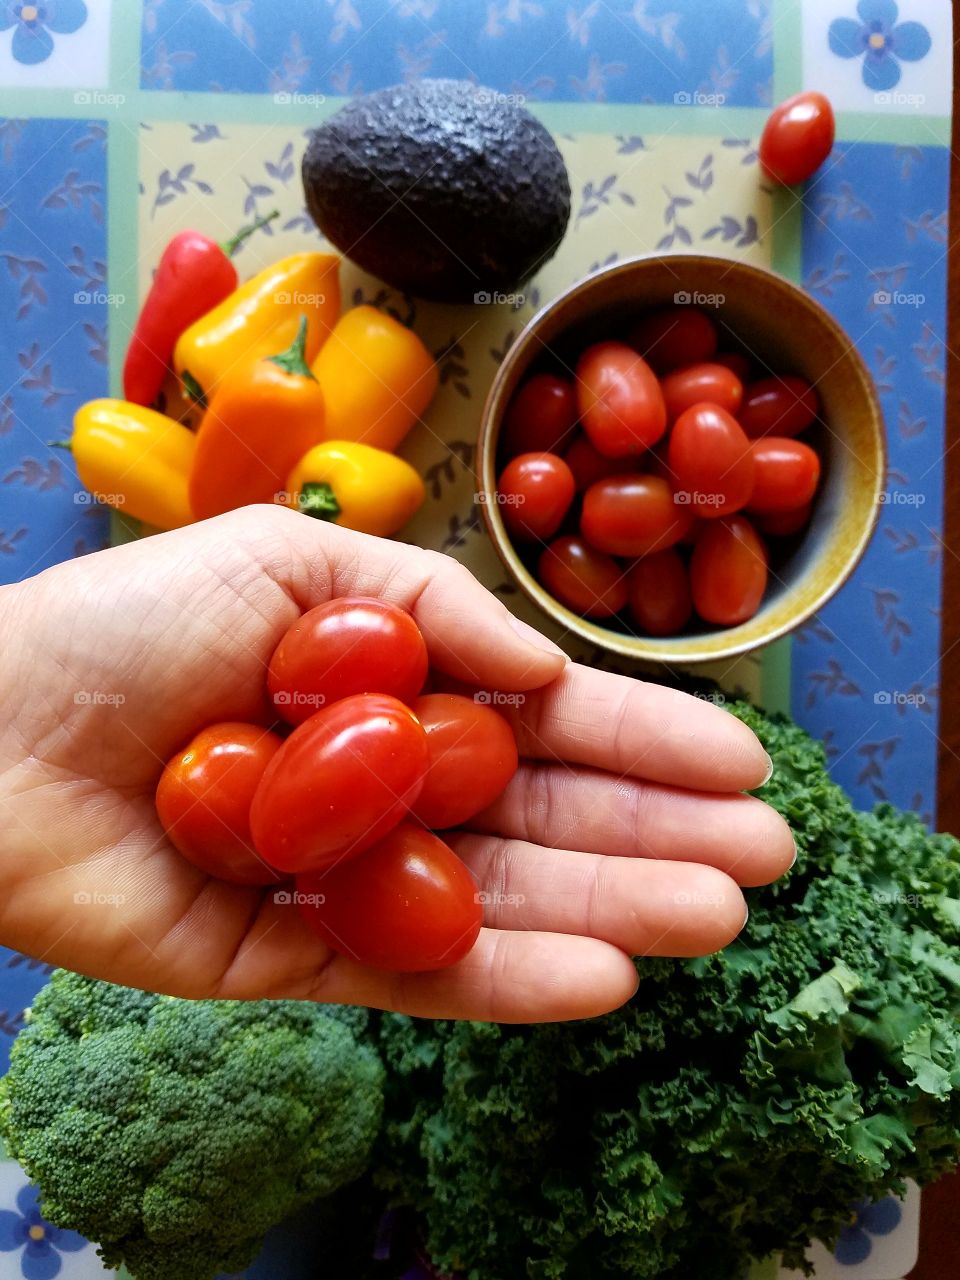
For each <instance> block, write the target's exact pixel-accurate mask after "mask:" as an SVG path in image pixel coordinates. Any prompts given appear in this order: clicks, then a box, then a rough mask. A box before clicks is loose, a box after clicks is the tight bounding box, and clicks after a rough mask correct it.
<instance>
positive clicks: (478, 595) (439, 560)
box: [210, 507, 567, 690]
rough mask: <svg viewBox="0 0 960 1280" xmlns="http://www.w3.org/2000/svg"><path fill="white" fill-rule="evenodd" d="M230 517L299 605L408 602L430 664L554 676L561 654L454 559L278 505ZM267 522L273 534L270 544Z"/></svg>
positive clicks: (518, 683)
mask: <svg viewBox="0 0 960 1280" xmlns="http://www.w3.org/2000/svg"><path fill="white" fill-rule="evenodd" d="M233 518H236V519H237V521H238V523H241V522H242V523H243V528H244V530H246V531H247V536H249V535H250V534H255V536H256V549H257V551H258V554H260V555H261V557H262V558H263V563H264V566H265V568H267V570H268V572H271V573H272V574H273V575H275V576H276V578H277V580H278V581H281V582H282V583H283V584H284V585H285V586H287V587H288V588H289V589H290V590H291V591H292V592H293V594H294V596H295V598H296V599H297V601H298V603H299V604H300V606H301V608H303V609H309V608H312V607H313V606H314V605H316V604H321V603H323V602H324V601H326V600H329V599H330V598H331V597H332V596H346V595H366V596H377V597H378V598H379V599H381V600H389V601H390V602H391V603H393V604H397V605H400V606H401V607H402V608H404V609H409V610H410V612H411V613H412V614H413V616H414V618H415V619H416V621H417V625H418V626H419V628H420V630H421V631H422V632H423V636H424V639H425V640H426V642H427V648H428V650H429V652H430V660H431V662H432V664H433V665H434V666H435V667H436V668H438V669H439V670H440V671H444V672H447V673H448V674H449V675H452V676H455V677H457V678H458V679H461V680H466V681H467V682H469V683H470V684H472V685H475V686H479V687H481V688H483V687H488V688H495V689H496V688H503V689H511V690H518V689H534V688H537V687H538V686H540V685H543V684H546V683H547V682H548V681H550V680H552V679H554V677H555V676H556V675H557V674H558V673H559V672H560V671H561V670H562V668H563V666H564V664H565V663H566V661H567V658H566V655H565V654H564V653H563V651H562V650H561V649H559V648H557V646H556V645H554V644H553V643H552V642H551V641H549V640H547V639H546V638H545V637H544V636H541V635H540V634H539V633H538V632H536V631H534V630H533V628H532V627H529V626H527V624H526V623H523V622H520V621H519V620H517V619H515V618H514V617H513V616H512V615H511V613H510V611H509V610H508V609H507V608H506V606H505V605H504V604H503V603H502V602H501V601H500V600H498V599H497V598H496V596H494V595H492V594H491V593H490V592H489V591H487V590H486V589H485V588H484V587H482V586H481V585H480V583H479V582H478V581H477V580H476V578H475V577H474V576H473V574H472V573H470V571H469V570H468V569H466V568H465V567H464V566H463V565H462V564H460V563H459V562H458V561H456V560H454V559H452V558H451V557H450V556H445V555H441V554H440V553H439V552H436V551H426V550H423V549H422V548H420V547H409V546H406V545H404V544H403V543H400V542H390V541H389V540H388V539H386V538H373V537H369V536H368V535H366V534H363V533H355V532H353V531H352V530H350V529H342V528H339V527H338V526H337V525H331V524H328V523H327V522H326V521H322V520H304V519H302V518H301V517H300V516H299V514H298V513H297V512H294V511H289V510H287V509H285V508H282V507H265V508H262V507H248V508H246V509H245V510H244V511H239V512H235V513H232V514H231V515H229V516H223V517H220V519H222V520H230V519H233ZM265 521H268V522H270V523H271V526H272V528H273V533H274V536H273V539H272V541H270V542H269V543H265V542H264V539H263V524H264V522H265ZM210 523H215V522H210Z"/></svg>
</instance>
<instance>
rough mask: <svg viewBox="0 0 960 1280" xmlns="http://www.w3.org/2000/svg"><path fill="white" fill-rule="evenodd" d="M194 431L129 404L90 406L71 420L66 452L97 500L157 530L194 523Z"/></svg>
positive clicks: (101, 402)
mask: <svg viewBox="0 0 960 1280" xmlns="http://www.w3.org/2000/svg"><path fill="white" fill-rule="evenodd" d="M196 444H197V441H196V437H195V436H194V434H193V432H192V431H189V430H188V429H187V428H186V427H184V426H182V425H181V424H180V423H179V422H174V420H173V419H172V418H168V417H166V416H165V415H164V414H162V413H157V412H156V411H155V410H153V409H145V408H144V407H143V406H142V405H139V404H132V403H130V402H129V401H127V400H90V401H89V402H88V403H87V404H85V405H81V407H80V408H79V409H78V410H77V412H76V414H75V415H74V419H73V436H72V438H71V440H70V442H69V448H70V450H71V452H72V453H73V458H74V462H75V463H76V466H77V474H78V475H79V476H80V479H81V481H82V482H83V484H84V485H85V486H86V487H87V489H89V490H90V492H91V493H92V494H93V495H94V497H96V498H97V500H98V501H99V502H106V503H107V504H108V505H109V506H112V507H116V509H117V510H118V511H122V512H123V514H124V515H127V516H133V517H134V518H135V519H137V520H143V521H144V522H145V523H146V524H151V525H153V526H154V527H155V528H157V529H177V528H179V527H180V525H184V524H189V523H190V522H191V520H192V519H193V515H192V513H191V511H190V502H189V499H188V497H187V480H188V477H189V475H190V467H191V464H192V462H193V454H194V450H195V448H196Z"/></svg>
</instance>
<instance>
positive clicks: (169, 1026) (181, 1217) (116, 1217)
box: [0, 970, 383, 1280]
mask: <svg viewBox="0 0 960 1280" xmlns="http://www.w3.org/2000/svg"><path fill="white" fill-rule="evenodd" d="M365 1017H366V1015H365V1014H363V1015H362V1016H360V1017H357V1016H354V1017H350V1016H345V1015H341V1014H339V1013H333V1011H331V1010H329V1009H326V1008H324V1007H322V1006H316V1005H310V1004H305V1003H300V1002H298V1001H267V1000H264V1001H227V1000H222V1001H221V1000H198V1001H192V1000H180V999H174V998H172V997H169V996H158V995H152V994H149V993H146V992H142V991H131V990H128V989H126V988H124V987H117V986H113V985H111V984H109V983H105V982H97V981H94V980H92V979H89V978H83V977H80V976H79V975H77V974H74V973H68V972H66V971H63V970H59V971H57V972H56V973H55V974H54V975H53V977H52V979H51V981H50V984H49V985H48V986H47V987H45V988H44V990H43V991H41V992H40V994H39V996H38V997H37V999H36V1001H35V1003H34V1006H33V1008H32V1010H31V1011H30V1013H29V1015H28V1019H27V1024H26V1026H25V1028H24V1030H23V1031H22V1032H21V1033H20V1035H19V1036H18V1037H17V1040H16V1042H15V1044H14V1047H13V1052H12V1054H11V1062H10V1070H9V1072H8V1074H7V1075H6V1076H5V1077H4V1079H3V1080H2V1081H0V1131H2V1132H3V1134H4V1136H5V1137H6V1140H7V1144H8V1146H9V1148H10V1152H11V1154H12V1155H13V1156H14V1157H15V1158H16V1159H18V1160H19V1161H20V1162H21V1164H23V1166H24V1168H25V1169H26V1170H27V1172H28V1174H29V1175H30V1177H31V1178H33V1179H34V1181H35V1182H37V1183H38V1184H39V1186H40V1191H41V1198H42V1206H43V1211H44V1213H45V1214H46V1215H47V1216H48V1217H49V1218H50V1220H51V1221H52V1222H54V1223H56V1224H57V1225H59V1226H62V1227H70V1228H72V1229H73V1230H75V1231H79V1232H81V1233H82V1234H83V1235H85V1236H87V1237H89V1238H90V1239H91V1240H96V1241H97V1242H98V1243H99V1245H100V1253H101V1256H102V1257H103V1260H104V1262H105V1263H106V1265H107V1266H109V1267H119V1266H120V1265H121V1264H125V1265H126V1266H127V1268H128V1269H129V1271H130V1272H131V1273H132V1274H133V1275H134V1276H136V1277H137V1278H138V1280H209V1278H211V1277H213V1276H214V1275H215V1274H216V1273H217V1272H220V1271H227V1272H231V1271H240V1270H242V1269H243V1268H244V1267H245V1266H247V1265H248V1264H249V1263H250V1261H251V1260H252V1259H253V1258H254V1257H255V1256H256V1254H257V1251H258V1249H259V1247H260V1244H261V1242H262V1239H263V1236H264V1234H265V1233H266V1231H267V1230H268V1229H269V1228H270V1227H272V1226H273V1225H274V1224H275V1223H277V1222H279V1221H280V1220H281V1219H282V1218H284V1217H286V1216H287V1215H288V1214H289V1213H291V1212H292V1211H294V1210H295V1209H297V1208H299V1207H301V1206H302V1205H305V1204H307V1203H308V1202H310V1201H312V1200H315V1199H317V1198H318V1197H320V1196H326V1195H329V1194H330V1193H331V1192H332V1191H334V1190H335V1189H336V1188H337V1187H339V1186H341V1185H343V1184H344V1183H346V1182H350V1181H352V1180H353V1179H355V1178H357V1177H359V1175H360V1174H361V1173H362V1172H363V1171H364V1169H365V1167H366V1164H367V1159H368V1156H369V1153H370V1148H371V1146H372V1144H373V1141H374V1138H375V1137H376V1135H377V1132H378V1130H379V1126H380V1118H381V1111H382V1104H383V1068H382V1066H381V1064H380V1060H379V1058H378V1056H377V1054H376V1051H375V1050H374V1049H373V1048H372V1047H371V1046H370V1045H369V1044H364V1043H361V1042H360V1039H359V1036H360V1034H361V1033H362V1031H363V1018H365Z"/></svg>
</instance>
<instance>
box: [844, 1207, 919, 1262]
mask: <svg viewBox="0 0 960 1280" xmlns="http://www.w3.org/2000/svg"><path fill="white" fill-rule="evenodd" d="M851 1212H852V1215H853V1221H852V1222H851V1223H850V1225H849V1226H848V1227H844V1229H843V1230H842V1231H841V1233H840V1239H839V1240H838V1241H837V1247H836V1249H834V1251H833V1256H834V1257H835V1258H836V1260H837V1261H838V1262H839V1263H841V1264H842V1265H843V1266H847V1267H852V1266H856V1265H857V1263H860V1262H864V1261H865V1260H866V1259H867V1258H869V1256H870V1254H871V1252H872V1250H873V1240H872V1239H871V1237H873V1236H888V1235H889V1234H890V1232H891V1231H895V1230H896V1228H897V1227H898V1226H899V1225H900V1219H901V1218H902V1217H903V1211H902V1209H901V1208H900V1202H899V1200H897V1199H896V1198H895V1197H894V1196H884V1198H883V1199H882V1200H877V1201H875V1202H873V1203H871V1202H870V1201H869V1200H863V1201H861V1202H860V1203H859V1204H855V1205H852V1206H851Z"/></svg>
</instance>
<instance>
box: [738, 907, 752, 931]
mask: <svg viewBox="0 0 960 1280" xmlns="http://www.w3.org/2000/svg"><path fill="white" fill-rule="evenodd" d="M749 919H750V905H749V903H745V904H744V911H743V924H742V925H741V926H740V932H741V933H743V931H744V929H745V928H746V927H747V921H748V920H749Z"/></svg>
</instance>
